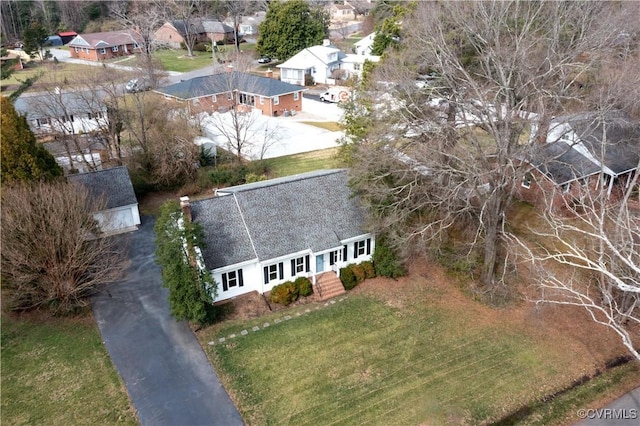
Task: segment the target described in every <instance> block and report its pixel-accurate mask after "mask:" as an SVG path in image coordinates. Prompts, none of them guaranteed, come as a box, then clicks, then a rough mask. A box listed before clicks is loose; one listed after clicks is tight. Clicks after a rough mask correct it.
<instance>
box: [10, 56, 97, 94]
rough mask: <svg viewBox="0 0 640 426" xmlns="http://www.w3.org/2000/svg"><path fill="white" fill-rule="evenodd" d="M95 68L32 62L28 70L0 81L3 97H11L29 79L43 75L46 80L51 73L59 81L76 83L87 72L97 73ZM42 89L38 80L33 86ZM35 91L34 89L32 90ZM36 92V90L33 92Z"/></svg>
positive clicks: (17, 72)
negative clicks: (77, 77) (79, 76)
mask: <svg viewBox="0 0 640 426" xmlns="http://www.w3.org/2000/svg"><path fill="white" fill-rule="evenodd" d="M93 68H94V67H92V66H90V65H79V64H70V63H69V64H67V63H63V62H60V63H58V64H54V63H46V64H42V63H36V62H30V63H29V66H28V68H25V69H24V70H20V71H16V72H14V73H13V74H11V76H10V77H9V78H7V79H5V80H0V87H1V90H2V94H3V95H5V96H6V95H9V94H10V93H12V92H14V91H15V90H17V89H18V88H19V87H20V84H21V83H22V82H23V81H25V80H26V79H28V78H31V77H36V76H39V75H41V76H42V80H45V78H44V76H45V75H47V74H50V73H55V74H56V80H57V81H61V82H64V81H69V82H72V81H74V79H75V77H76V76H77V75H79V74H81V73H83V72H87V71H95V70H94V69H93ZM38 87H40V89H42V84H41V83H39V82H38V81H37V80H36V82H35V83H34V85H33V88H34V89H37V88H38ZM32 90H33V89H32ZM33 91H35V90H33Z"/></svg>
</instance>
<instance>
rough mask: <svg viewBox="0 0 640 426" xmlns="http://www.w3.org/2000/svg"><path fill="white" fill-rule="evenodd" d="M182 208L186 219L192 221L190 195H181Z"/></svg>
mask: <svg viewBox="0 0 640 426" xmlns="http://www.w3.org/2000/svg"><path fill="white" fill-rule="evenodd" d="M180 208H181V209H182V216H183V218H184V220H186V221H189V222H191V203H190V202H189V197H180Z"/></svg>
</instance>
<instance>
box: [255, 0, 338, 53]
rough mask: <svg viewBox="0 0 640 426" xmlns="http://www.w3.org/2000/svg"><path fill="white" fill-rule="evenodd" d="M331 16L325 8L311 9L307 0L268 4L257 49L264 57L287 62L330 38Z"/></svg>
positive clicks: (277, 1) (277, 0)
mask: <svg viewBox="0 0 640 426" xmlns="http://www.w3.org/2000/svg"><path fill="white" fill-rule="evenodd" d="M328 29H329V17H328V15H327V14H326V12H325V11H324V10H323V9H320V8H312V7H310V6H309V3H308V2H306V1H304V0H289V1H286V2H282V1H279V0H276V1H273V2H271V3H269V9H268V10H267V15H266V16H265V19H264V21H263V22H262V23H261V24H260V31H259V32H260V35H259V36H258V42H257V46H256V47H257V50H258V52H259V53H260V54H261V55H263V56H270V57H272V58H278V59H279V60H281V61H285V60H287V59H289V58H290V57H292V56H293V55H295V54H296V53H298V52H299V51H301V50H302V49H304V48H306V47H310V46H315V45H318V44H321V43H322V40H323V39H324V38H326V37H327V33H328Z"/></svg>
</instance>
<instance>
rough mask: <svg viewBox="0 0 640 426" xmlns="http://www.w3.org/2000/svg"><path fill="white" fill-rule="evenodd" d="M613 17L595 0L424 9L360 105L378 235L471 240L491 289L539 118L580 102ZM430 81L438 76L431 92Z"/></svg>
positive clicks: (364, 177)
mask: <svg viewBox="0 0 640 426" xmlns="http://www.w3.org/2000/svg"><path fill="white" fill-rule="evenodd" d="M623 9H624V8H621V9H620V10H619V11H617V12H616V13H620V12H621V11H623ZM612 12H615V11H613V10H612V9H611V8H608V7H607V6H606V5H604V4H600V3H592V2H551V1H541V2H519V1H504V2H464V3H460V2H439V3H419V4H418V5H417V9H416V11H415V13H413V14H412V15H411V17H408V19H406V20H405V21H404V22H403V28H404V30H403V31H404V33H406V37H405V38H403V40H402V44H401V47H402V48H401V49H398V50H393V51H390V52H388V54H389V57H388V58H387V60H385V61H384V62H383V64H382V65H381V67H379V69H378V70H377V73H376V74H375V77H374V79H377V80H379V81H384V82H385V83H384V85H382V86H380V87H379V89H378V92H377V93H374V94H373V95H371V96H369V98H367V97H366V96H362V97H361V99H362V101H361V102H362V103H363V104H366V105H367V110H368V111H370V112H371V114H372V115H373V117H372V120H371V123H373V127H372V128H371V129H370V131H369V132H368V133H367V135H366V137H365V138H363V140H365V141H368V142H364V143H363V146H362V148H361V149H360V150H359V151H358V154H357V155H356V158H357V159H358V158H359V159H361V160H362V161H357V164H356V167H355V169H354V170H355V171H354V182H355V184H356V185H355V186H356V190H357V192H358V193H360V194H361V196H362V198H363V199H364V200H365V201H366V202H368V203H369V204H370V205H371V206H372V211H373V212H374V213H373V219H374V222H375V223H376V225H377V228H378V229H380V230H382V231H385V232H387V233H389V234H390V235H391V236H392V237H393V238H392V240H393V241H395V243H396V244H397V245H398V246H404V247H412V246H413V247H418V246H422V247H424V244H433V245H435V246H436V247H442V244H443V242H446V241H447V239H448V238H451V237H452V236H454V237H455V238H458V239H459V238H461V237H463V238H462V239H463V240H464V241H467V242H468V243H469V248H468V250H469V251H468V253H469V254H470V255H472V256H474V257H475V256H478V257H479V261H480V263H481V268H480V280H481V282H482V283H483V284H484V286H485V288H486V289H488V290H492V289H494V288H495V285H496V284H498V283H499V282H500V277H501V271H503V270H504V269H503V267H504V263H501V261H503V260H504V259H505V254H506V252H505V250H504V242H505V225H506V223H505V217H506V212H507V209H508V208H509V206H510V205H511V202H512V193H513V189H514V186H515V185H516V183H519V182H520V181H521V178H522V175H523V173H524V170H523V169H522V166H521V162H520V160H519V159H520V158H522V156H524V155H526V153H527V151H528V150H529V148H530V146H529V144H528V141H529V140H530V138H529V130H530V124H531V121H532V120H534V119H536V120H540V121H542V122H544V121H545V120H548V118H549V117H550V116H552V115H556V114H558V113H559V112H562V111H564V110H566V109H568V108H571V107H574V108H575V107H576V104H578V105H579V101H580V93H576V92H575V90H574V87H575V86H576V84H575V83H576V81H577V79H578V77H579V76H581V75H583V74H584V73H586V72H587V71H588V70H589V69H591V68H592V67H593V64H594V62H595V58H596V57H597V55H593V54H591V55H587V56H586V57H583V56H584V55H581V54H582V53H584V52H592V53H593V52H600V51H602V50H603V49H608V43H609V41H610V40H611V39H612V38H613V37H615V36H616V33H618V32H619V31H620V29H619V28H611V27H610V26H609V25H608V24H604V23H605V22H608V19H609V17H608V16H609V14H610V13H612ZM605 16H607V18H606V19H605V18H604V17H605ZM578 58H581V59H580V60H578ZM427 73H431V74H432V75H436V76H437V78H436V79H435V80H433V81H430V82H428V84H424V82H421V81H419V80H418V77H419V75H420V74H427ZM390 83H391V85H390ZM358 163H359V164H358ZM372 165H374V166H373V167H372ZM418 243H419V244H418ZM500 265H502V267H500Z"/></svg>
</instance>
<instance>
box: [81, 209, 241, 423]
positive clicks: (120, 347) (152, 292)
mask: <svg viewBox="0 0 640 426" xmlns="http://www.w3.org/2000/svg"><path fill="white" fill-rule="evenodd" d="M153 225H154V220H153V218H151V217H148V216H145V217H142V225H141V227H140V229H139V230H138V231H135V232H133V233H131V234H128V235H127V236H124V237H123V238H124V239H126V238H128V237H129V238H130V239H131V240H130V248H129V259H130V260H131V264H130V265H129V268H128V269H127V271H126V275H125V277H124V278H123V279H122V280H121V281H119V282H115V283H112V284H110V285H109V286H108V287H107V289H106V290H105V291H103V292H102V293H101V294H99V295H98V296H96V297H94V299H93V311H94V316H95V318H96V321H97V323H98V326H99V328H100V332H101V334H102V338H103V339H104V342H105V345H106V347H107V350H108V351H109V355H110V356H111V359H112V361H113V363H114V364H115V366H116V369H117V370H118V373H119V374H120V376H121V377H122V379H123V381H124V383H125V385H126V387H127V391H128V393H129V397H130V398H131V401H132V402H133V405H134V406H135V408H136V410H137V412H138V419H139V420H140V423H141V424H142V425H154V426H156V425H205V424H206V425H225V426H226V425H242V424H243V421H242V418H241V417H240V414H239V413H238V411H237V409H236V408H235V406H234V405H233V403H232V401H231V399H230V398H229V395H228V394H227V392H226V391H225V390H224V388H223V387H222V385H221V384H220V382H219V380H218V377H217V375H216V373H215V372H214V370H213V368H212V367H211V365H210V364H209V361H208V359H207V357H206V355H205V354H204V352H203V350H202V348H201V347H200V345H199V343H198V341H197V339H196V337H195V335H194V334H193V332H192V331H191V330H190V329H189V327H188V325H187V323H186V322H177V321H176V320H175V319H174V318H173V317H172V316H171V315H170V313H169V303H168V299H167V296H168V290H167V289H166V288H164V287H163V286H162V279H161V270H160V267H159V266H158V265H157V264H156V263H155V261H154V258H155V257H154V252H155V235H154V232H153Z"/></svg>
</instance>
